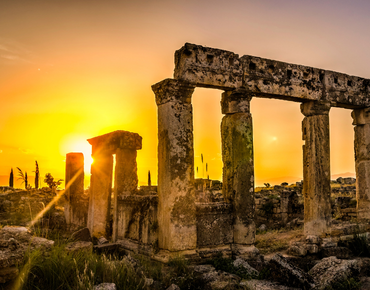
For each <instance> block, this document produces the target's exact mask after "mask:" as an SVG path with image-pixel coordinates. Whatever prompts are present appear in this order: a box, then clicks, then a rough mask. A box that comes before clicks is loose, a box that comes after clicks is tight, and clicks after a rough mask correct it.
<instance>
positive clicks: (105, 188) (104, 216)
mask: <svg viewBox="0 0 370 290" xmlns="http://www.w3.org/2000/svg"><path fill="white" fill-rule="evenodd" d="M92 149H93V154H92V156H93V159H94V162H93V164H92V165H91V183H90V184H91V186H90V199H89V214H88V228H89V229H90V233H91V235H92V236H94V237H96V238H100V237H101V236H104V237H106V238H108V234H109V217H110V207H111V193H112V171H113V156H112V154H104V153H102V152H99V153H96V154H94V151H96V150H94V146H93V148H92Z"/></svg>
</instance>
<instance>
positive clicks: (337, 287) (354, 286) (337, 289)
mask: <svg viewBox="0 0 370 290" xmlns="http://www.w3.org/2000/svg"><path fill="white" fill-rule="evenodd" d="M358 289H361V282H360V281H359V279H358V278H357V277H356V278H354V277H352V278H345V279H343V280H340V281H336V282H334V283H333V284H332V285H330V286H326V287H325V289H324V290H358Z"/></svg>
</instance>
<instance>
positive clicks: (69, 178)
mask: <svg viewBox="0 0 370 290" xmlns="http://www.w3.org/2000/svg"><path fill="white" fill-rule="evenodd" d="M73 179H74V181H73ZM69 183H71V184H70V185H69V187H68V188H66V190H65V198H66V204H65V205H64V214H65V218H66V222H67V225H68V226H69V227H72V228H75V227H76V228H77V227H79V226H84V227H85V226H86V224H87V208H86V207H85V205H84V204H83V203H82V200H83V197H84V155H83V154H82V153H68V154H67V156H66V177H65V184H66V186H67V185H68V184H69Z"/></svg>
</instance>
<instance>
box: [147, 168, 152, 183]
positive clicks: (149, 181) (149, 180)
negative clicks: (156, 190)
mask: <svg viewBox="0 0 370 290" xmlns="http://www.w3.org/2000/svg"><path fill="white" fill-rule="evenodd" d="M148 186H152V181H151V179H150V170H149V171H148Z"/></svg>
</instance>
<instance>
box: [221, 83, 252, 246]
mask: <svg viewBox="0 0 370 290" xmlns="http://www.w3.org/2000/svg"><path fill="white" fill-rule="evenodd" d="M251 98H252V95H251V94H250V93H248V92H247V91H245V90H240V89H239V90H234V91H226V92H224V93H223V94H222V101H221V105H222V113H223V114H225V116H224V117H223V119H222V123H221V139H222V160H223V164H224V166H223V188H222V191H223V195H224V197H225V200H226V201H227V202H229V203H231V204H232V205H233V221H234V222H233V235H234V241H233V243H234V248H237V247H240V246H245V245H252V244H253V243H254V240H255V234H256V226H255V222H254V212H255V202H254V162H253V160H254V159H253V127H252V115H251V114H250V100H251ZM233 251H235V249H233Z"/></svg>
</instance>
